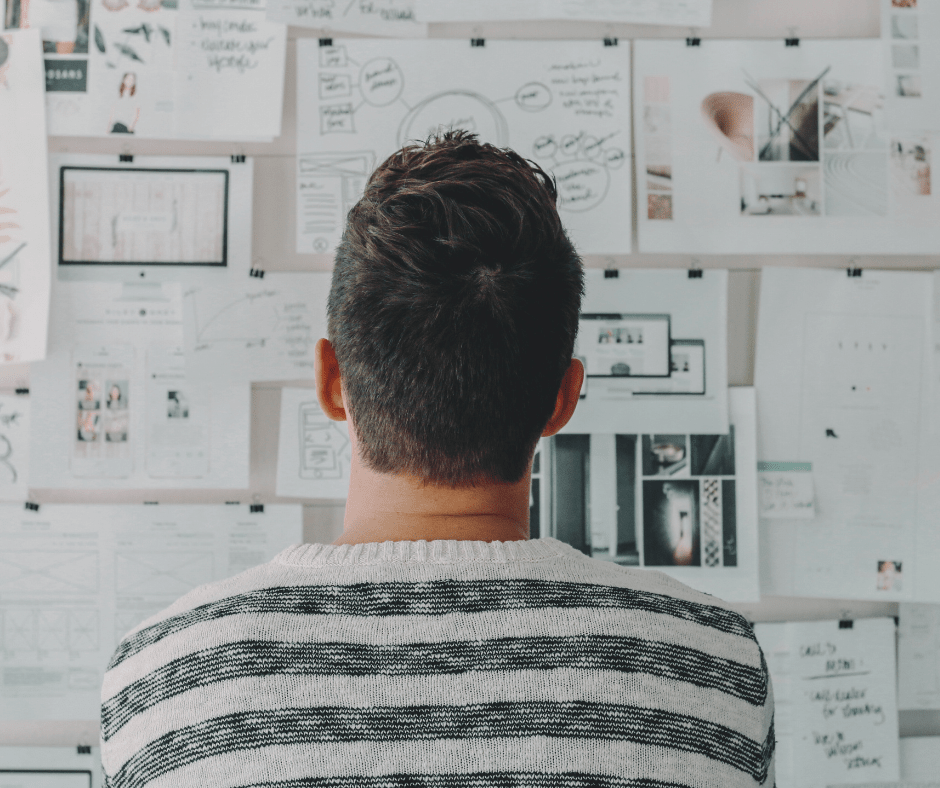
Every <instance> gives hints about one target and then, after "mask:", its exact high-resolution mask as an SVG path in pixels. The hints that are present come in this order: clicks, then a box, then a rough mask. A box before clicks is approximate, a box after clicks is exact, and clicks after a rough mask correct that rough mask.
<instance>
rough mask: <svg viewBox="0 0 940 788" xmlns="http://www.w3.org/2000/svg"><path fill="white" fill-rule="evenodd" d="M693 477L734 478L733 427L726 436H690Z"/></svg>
mask: <svg viewBox="0 0 940 788" xmlns="http://www.w3.org/2000/svg"><path fill="white" fill-rule="evenodd" d="M689 440H690V442H691V444H692V475H693V476H734V425H731V428H730V431H729V433H728V434H727V435H692V436H691V437H690V439H689Z"/></svg>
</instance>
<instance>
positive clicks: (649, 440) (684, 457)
mask: <svg viewBox="0 0 940 788" xmlns="http://www.w3.org/2000/svg"><path fill="white" fill-rule="evenodd" d="M643 475H644V476H688V475H689V446H688V436H686V435H644V436H643Z"/></svg>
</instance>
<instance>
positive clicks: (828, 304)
mask: <svg viewBox="0 0 940 788" xmlns="http://www.w3.org/2000/svg"><path fill="white" fill-rule="evenodd" d="M930 307H931V275H930V274H929V273H906V272H905V273H902V272H886V271H869V270H865V271H863V272H862V275H861V276H859V277H850V276H847V274H846V271H845V270H842V269H839V270H824V269H782V268H765V269H764V271H763V274H762V279H761V294H760V308H759V313H758V330H757V355H756V365H755V373H754V380H755V387H756V388H757V397H758V402H759V403H760V412H759V426H758V452H759V455H758V456H759V457H760V459H761V461H762V462H772V463H791V462H795V463H810V464H811V467H812V474H813V486H814V491H815V518H814V519H813V520H811V521H807V520H799V519H774V520H770V519H765V520H763V521H762V531H761V543H762V566H761V588H762V591H763V592H764V593H766V594H772V595H779V596H821V597H832V598H838V599H871V600H882V601H891V600H901V599H905V600H919V601H929V600H930V598H931V594H932V593H933V592H932V591H931V589H930V586H929V583H930V582H931V581H930V578H929V575H931V574H936V555H937V554H938V553H937V552H936V551H934V550H931V549H930V544H931V543H930V542H927V541H925V539H928V538H931V539H936V537H933V536H931V532H932V531H933V530H936V529H935V528H934V526H933V525H932V523H930V522H928V520H927V518H926V517H925V516H926V514H927V511H929V510H923V511H919V506H922V505H923V501H924V500H926V499H925V495H926V494H927V493H928V492H929V491H930V490H931V489H934V490H935V489H936V484H934V483H932V482H931V481H930V479H931V478H932V476H933V475H934V474H933V473H932V472H930V473H928V472H927V471H928V467H927V466H925V465H924V464H923V463H922V462H921V459H920V456H919V453H920V447H921V440H922V438H923V436H924V435H925V427H926V425H927V423H928V421H929V419H928V418H927V416H926V412H925V410H924V408H925V407H926V404H927V394H928V391H929V375H928V374H927V371H926V369H925V367H927V366H928V360H927V353H928V344H927V341H928V336H929V330H930ZM922 520H923V524H921V521H922ZM932 561H933V565H932V564H931V562H932Z"/></svg>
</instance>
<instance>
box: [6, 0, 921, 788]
mask: <svg viewBox="0 0 940 788" xmlns="http://www.w3.org/2000/svg"><path fill="white" fill-rule="evenodd" d="M717 2H721V0H717ZM880 3H881V8H882V26H881V28H882V33H881V38H871V39H832V40H820V39H805V40H799V41H796V42H794V41H790V42H787V44H786V45H785V42H784V41H782V40H770V39H764V40H743V39H739V40H719V39H705V40H704V41H702V42H700V43H698V44H694V42H691V43H690V42H688V41H686V40H685V35H686V31H687V30H688V28H689V27H700V28H705V27H707V26H708V25H709V24H710V21H711V17H712V2H711V0H545V1H544V2H536V1H535V0H499V2H495V0H478V1H477V2H473V3H467V2H457V0H368V2H366V0H0V372H2V367H3V366H7V365H13V366H16V365H21V366H22V365H27V364H28V365H29V367H28V380H29V385H28V388H23V389H19V390H13V389H10V390H6V391H0V730H5V728H3V725H5V724H18V723H23V722H27V721H29V722H35V723H49V724H52V723H55V722H57V721H61V720H94V719H96V718H97V716H98V711H97V706H98V694H99V693H98V688H99V686H100V682H101V677H102V673H103V670H104V666H105V665H106V664H107V661H108V659H109V657H110V655H111V653H112V651H113V649H114V647H115V645H116V643H117V642H118V641H119V640H120V639H121V638H122V637H123V635H124V634H125V633H127V632H128V631H130V630H132V629H134V628H135V627H137V626H138V625H140V624H141V623H142V622H143V621H145V620H146V619H148V618H149V617H150V616H153V615H154V614H156V613H158V612H159V611H160V610H162V609H164V608H165V607H166V606H167V605H168V604H170V603H171V602H172V601H174V600H175V599H177V598H178V597H179V596H181V595H182V594H184V593H186V592H187V591H188V590H190V589H192V588H194V587H196V586H198V585H201V584H203V583H206V582H209V581H212V580H218V579H223V578H225V577H228V576H231V575H233V574H235V573H237V572H240V571H242V570H244V569H247V568H249V567H251V566H253V565H256V564H258V563H260V562H263V561H266V560H269V559H270V558H271V557H273V556H274V555H276V554H277V553H278V552H280V551H281V550H282V549H284V548H285V547H287V546H288V545H290V544H293V543H297V542H300V541H302V540H303V510H302V502H303V501H305V500H322V499H327V500H332V501H335V502H337V503H338V502H340V501H342V500H343V499H345V498H346V496H347V490H348V486H349V473H350V465H351V462H352V456H351V451H352V449H351V444H350V440H349V434H348V432H347V427H346V424H344V423H337V422H332V421H330V420H329V419H328V418H326V416H325V415H324V414H323V412H322V411H321V410H320V408H319V406H318V404H317V401H316V397H315V396H314V392H313V389H312V387H311V386H312V382H311V381H312V377H313V354H314V346H315V343H316V341H317V340H318V339H319V338H320V337H321V336H324V335H325V326H326V304H325V300H326V294H327V292H328V290H329V286H330V275H329V273H328V272H324V271H322V270H312V269H313V268H315V267H316V266H313V265H311V270H309V271H304V272H291V273H286V272H272V271H267V272H266V273H264V274H263V275H260V274H261V273H262V272H259V271H257V270H255V269H256V265H257V263H256V258H255V257H253V253H252V232H253V227H252V216H253V202H254V198H253V195H254V190H255V181H256V178H255V166H254V161H253V159H252V157H250V156H245V155H238V154H236V155H225V156H221V155H178V154H174V155H137V154H136V153H135V154H134V155H131V154H130V152H129V147H128V145H129V142H130V141H131V140H136V139H149V140H163V141H168V144H169V143H173V142H179V141H183V142H193V143H197V142H203V143H205V142H213V141H215V142H225V143H232V144H233V145H236V146H237V145H238V144H254V143H270V142H272V141H273V140H275V139H276V138H278V137H280V136H281V134H282V133H283V132H285V131H287V132H288V133H290V134H294V136H295V138H296V159H295V160H292V161H291V164H290V165H289V166H291V167H293V168H294V170H293V175H292V176H291V177H292V179H293V184H294V185H293V191H294V193H293V194H290V193H287V194H283V195H281V197H282V199H283V203H284V205H286V206H292V207H290V208H288V211H293V212H294V213H293V219H294V228H293V231H291V230H288V233H290V232H293V236H291V241H290V245H292V246H293V247H294V248H295V250H296V252H297V253H298V254H301V255H304V254H305V255H330V254H331V253H332V251H333V250H334V249H335V247H336V245H337V243H338V242H339V239H340V237H341V235H342V232H343V226H344V222H345V217H346V214H347V212H348V210H349V209H350V207H351V206H352V205H354V204H355V202H356V201H357V200H358V198H359V196H360V194H361V193H362V190H363V188H364V184H365V180H366V178H367V177H368V176H369V174H370V172H371V171H372V170H373V168H374V167H375V166H376V164H377V163H379V162H381V161H382V160H384V159H385V158H386V157H387V156H388V155H389V154H390V153H392V152H393V151H394V150H396V149H397V148H399V147H400V146H401V145H403V144H405V143H407V142H408V141H409V140H415V139H423V138H426V137H427V136H428V135H429V134H430V133H433V132H434V131H436V130H438V129H440V128H445V127H450V126H454V125H459V126H460V127H461V128H466V129H468V130H470V131H473V132H476V133H477V134H478V135H479V136H480V137H481V138H482V139H484V140H486V141H489V142H492V143H494V144H497V145H500V146H508V147H511V148H513V149H515V150H517V151H519V152H520V153H521V154H522V155H524V156H526V157H527V158H530V159H532V160H533V161H536V162H537V163H538V164H540V165H541V166H542V167H543V168H545V169H546V170H547V171H550V172H551V173H552V174H553V175H554V177H555V179H556V181H557V186H558V194H559V199H558V207H559V212H560V214H561V216H562V219H563V221H564V223H565V226H566V228H567V229H568V231H569V234H570V235H571V237H572V240H573V241H574V243H575V245H576V247H577V248H578V249H579V251H580V252H582V253H583V254H585V255H587V256H600V257H601V258H602V257H603V256H608V255H611V256H614V255H618V256H623V255H628V254H630V253H631V252H641V253H653V254H656V253H661V254H672V255H676V254H690V255H691V254H715V255H724V254H742V255H744V254H754V255H765V254H801V255H826V254H829V255H865V254H879V255H880V254H905V255H931V254H934V255H935V254H936V253H937V250H938V249H940V180H938V178H937V177H936V175H935V173H936V172H937V169H936V164H935V162H936V159H937V157H938V156H940V0H880ZM538 19H546V20H566V21H570V22H572V23H574V22H579V21H594V22H596V21H603V22H612V23H617V22H621V23H629V24H640V25H642V24H648V25H657V26H663V25H672V26H674V29H675V30H676V36H675V38H658V39H646V40H643V39H637V40H634V41H628V40H624V39H621V40H617V39H612V38H607V39H604V40H596V39H586V38H581V39H578V38H573V39H570V40H551V41H549V40H536V39H534V38H533V39H525V38H522V39H497V38H492V39H490V38H487V39H486V40H476V41H474V42H468V41H466V40H460V41H457V40H452V39H451V40H448V39H443V38H435V37H434V36H433V30H434V26H435V25H440V24H448V23H455V22H479V23H484V22H493V21H497V22H501V21H509V22H511V21H518V20H538ZM288 26H293V27H295V28H298V29H303V28H308V30H306V31H305V32H304V34H302V35H297V36H294V35H293V34H292V36H291V38H296V69H297V71H296V107H285V106H284V100H283V96H284V90H283V86H284V77H285V68H286V64H287V63H288V62H289V60H288ZM310 29H315V30H318V31H320V32H319V34H318V35H321V36H323V37H320V38H317V37H313V35H314V33H312V32H311V30H310ZM292 46H293V44H292ZM429 64H433V66H434V67H433V68H429V67H428V66H429ZM292 113H293V114H292ZM285 116H286V117H291V118H295V119H296V128H295V129H287V130H285V129H284V128H282V118H283V117H285ZM50 136H52V137H56V138H64V137H76V138H77V137H85V138H90V137H97V138H102V139H107V140H109V141H110V143H105V144H104V145H103V146H102V147H100V148H95V149H96V150H105V151H107V152H106V153H75V152H54V153H50V151H49V145H48V138H49V137H50ZM192 147H193V149H194V150H206V148H205V147H202V148H199V147H198V146H196V145H193V146H192ZM67 149H68V148H67V146H57V147H56V150H57V151H59V150H67ZM171 149H172V150H175V151H185V150H186V147H185V146H184V147H179V146H177V147H171ZM216 149H217V148H216ZM234 149H235V150H237V147H236V148H234ZM634 195H635V197H634ZM291 200H293V203H292V202H291ZM287 218H288V219H290V218H291V216H288V217H287ZM634 221H635V230H636V236H635V237H636V239H637V240H636V244H634V240H633V239H634V232H633V231H634V225H633V222H634ZM595 264H596V263H595ZM728 286H729V274H728V271H726V270H721V269H711V268H709V269H708V270H705V271H692V272H689V271H686V270H678V269H675V268H670V269H666V268H658V269H657V268H645V269H640V268H620V269H609V270H606V271H605V270H603V269H602V268H599V267H598V268H595V267H589V268H588V269H587V274H586V293H585V297H584V300H583V304H582V313H581V316H580V328H579V335H578V340H577V345H576V348H575V355H576V356H577V357H578V358H579V359H580V360H581V361H582V363H583V364H584V366H585V369H586V373H587V376H586V378H585V383H584V386H583V388H582V391H581V398H580V402H579V405H578V409H577V411H576V413H575V415H574V417H573V419H572V420H571V422H570V423H569V424H568V426H567V427H566V428H565V429H564V430H563V431H562V432H561V433H560V434H559V435H557V436H555V437H553V438H551V439H545V440H543V441H542V442H541V443H540V444H539V446H538V449H537V452H536V456H535V460H534V464H533V473H532V492H531V497H530V529H531V535H532V537H539V536H541V537H553V538H557V539H560V540H563V541H565V542H567V543H569V544H571V545H573V546H574V547H576V548H577V549H579V550H581V551H583V552H584V553H586V554H588V555H590V556H593V557H595V558H598V559H602V560H605V561H610V562H613V563H616V564H618V565H621V566H623V567H625V569H624V571H638V570H645V569H651V570H657V571H661V572H664V573H666V574H668V575H670V576H671V577H673V578H675V579H677V580H679V581H681V582H684V583H686V584H688V585H690V586H692V587H694V588H696V589H698V590H701V591H705V592H707V593H710V594H713V595H716V596H719V597H722V598H724V599H727V600H728V601H729V602H731V603H733V604H736V605H741V606H744V607H742V609H745V608H746V606H747V605H748V604H752V605H753V604H755V603H759V602H760V600H761V598H762V597H812V598H820V599H829V600H851V601H865V602H889V603H898V604H899V615H898V617H897V618H896V619H895V618H872V619H865V618H859V619H856V620H854V621H845V620H843V621H790V622H785V623H760V624H757V625H755V631H756V633H757V637H758V640H759V641H760V643H761V644H762V646H763V648H764V651H765V654H766V656H767V661H768V665H769V666H770V669H771V673H772V675H773V680H774V686H775V694H776V697H777V708H778V717H777V730H778V747H779V749H778V762H777V784H778V785H779V786H780V788H825V786H838V785H860V784H868V785H873V784H878V785H889V784H893V785H901V784H902V783H901V782H899V781H903V784H904V785H908V784H910V785H914V784H916V785H928V784H932V785H934V786H937V785H940V737H913V738H904V739H899V711H901V710H903V711H907V710H926V711H934V712H936V711H940V520H938V515H937V514H936V513H937V512H938V511H940V408H938V407H936V403H938V402H940V272H937V273H934V272H932V271H919V272H909V271H879V270H873V269H871V270H870V269H865V270H863V271H862V270H850V271H848V272H846V271H845V270H844V269H838V270H836V269H832V268H784V267H767V268H764V269H763V270H762V272H761V287H760V297H759V308H758V318H757V323H758V333H757V339H756V357H755V359H756V360H755V372H754V385H753V386H752V387H731V388H729V386H728V342H727V339H728ZM10 368H12V366H10ZM257 383H267V384H273V383H277V384H278V386H279V387H280V396H281V399H280V424H279V429H278V427H277V426H276V425H270V427H271V430H272V431H273V432H275V433H277V434H278V443H277V466H276V469H258V468H254V467H252V464H251V462H250V450H251V433H252V413H251V410H252V393H251V392H252V384H257ZM259 470H262V471H265V470H270V472H271V473H270V476H271V478H273V479H274V480H275V481H274V488H273V489H272V491H271V492H272V493H273V494H272V495H271V496H269V497H272V498H274V499H275V502H271V503H265V504H264V505H258V499H257V496H256V502H255V504H254V505H251V504H249V503H248V498H246V497H245V495H246V491H247V493H248V494H249V498H250V493H251V492H252V484H253V480H254V479H255V478H257V476H256V475H255V474H256V473H257V472H258V471H259ZM180 490H182V491H188V492H189V493H191V494H192V495H197V496H198V495H201V496H202V497H198V498H197V499H198V500H207V496H209V495H216V494H217V500H216V498H212V500H214V501H215V502H214V503H201V504H188V505H183V504H179V503H170V502H161V503H160V505H159V506H153V505H146V504H145V503H144V502H145V501H154V500H157V499H159V498H160V497H161V492H162V493H164V494H165V493H167V492H169V491H180ZM47 491H52V492H53V493H54V494H53V495H52V496H49V498H47V497H46V493H47ZM93 491H110V493H109V494H112V495H113V494H117V493H120V492H121V491H123V492H124V493H125V494H127V493H129V492H132V493H135V494H136V493H138V492H139V493H140V494H141V495H140V499H139V503H136V504H129V503H125V504H101V503H87V501H88V500H89V498H88V493H89V492H93ZM200 491H201V493H200ZM255 492H257V491H255ZM70 496H71V497H70ZM233 497H240V498H242V503H232V502H231V499H232V498H233ZM47 499H48V500H55V501H63V500H64V501H69V502H67V503H52V502H50V503H46V502H45V500H47ZM282 499H283V500H282ZM36 500H39V501H41V502H42V503H41V505H39V504H37V503H35V501H36ZM135 500H136V499H135ZM82 501H85V503H81V502H82ZM896 635H898V636H899V637H898V643H899V646H898V648H897V649H896V648H895V642H896ZM856 701H859V702H858V703H856ZM862 701H863V702H862ZM88 743H89V744H91V742H88ZM2 745H3V741H2V737H0V784H2V785H3V786H4V787H6V786H7V785H8V784H9V785H10V786H16V787H17V788H28V787H29V786H36V785H39V783H37V782H30V781H29V780H30V779H31V777H30V775H34V774H35V773H36V771H37V770H41V771H43V773H45V774H48V775H56V774H58V775H60V776H61V777H62V779H61V781H60V782H55V783H52V782H49V783H43V785H46V784H48V785H53V784H54V785H56V786H60V785H61V786H62V787H63V788H65V787H66V786H68V787H69V788H71V786H73V785H74V786H79V785H81V786H87V787H88V788H97V787H98V786H99V785H100V777H99V775H98V773H97V771H96V769H95V766H94V763H93V761H94V752H95V750H94V748H93V749H92V753H91V755H89V753H88V752H85V751H84V750H83V749H81V748H80V750H79V751H78V752H77V753H76V750H75V748H74V747H71V748H39V747H12V746H2ZM76 775H78V776H77V777H76ZM50 779H53V778H52V777H50ZM17 780H19V782H17Z"/></svg>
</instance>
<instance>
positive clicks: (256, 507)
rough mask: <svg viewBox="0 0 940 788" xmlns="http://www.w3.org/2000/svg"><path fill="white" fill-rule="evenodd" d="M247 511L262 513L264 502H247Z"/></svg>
mask: <svg viewBox="0 0 940 788" xmlns="http://www.w3.org/2000/svg"><path fill="white" fill-rule="evenodd" d="M248 511H249V512H251V513H252V514H264V504H263V503H250V504H248Z"/></svg>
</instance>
